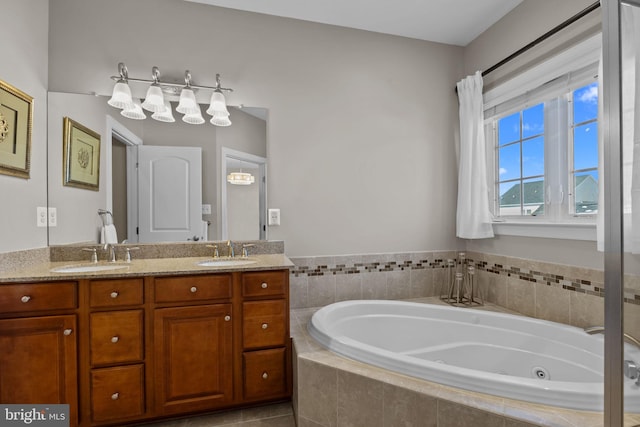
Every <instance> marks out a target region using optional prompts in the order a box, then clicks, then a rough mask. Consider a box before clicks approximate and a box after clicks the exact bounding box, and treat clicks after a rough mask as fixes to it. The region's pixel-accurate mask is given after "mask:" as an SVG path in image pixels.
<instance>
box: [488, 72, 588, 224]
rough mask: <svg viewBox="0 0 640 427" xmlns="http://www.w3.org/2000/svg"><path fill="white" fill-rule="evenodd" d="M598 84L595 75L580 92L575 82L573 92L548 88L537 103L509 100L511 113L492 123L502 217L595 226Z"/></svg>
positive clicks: (496, 207) (498, 212)
mask: <svg viewBox="0 0 640 427" xmlns="http://www.w3.org/2000/svg"><path fill="white" fill-rule="evenodd" d="M565 80H567V79H566V78H565ZM593 80H594V77H593V75H592V76H591V78H590V79H589V81H588V82H585V81H584V79H583V80H582V82H581V83H579V85H578V87H577V88H576V87H575V86H576V84H575V82H574V84H573V88H571V87H567V85H564V86H565V89H558V88H556V89H554V90H553V91H549V90H548V88H547V89H546V90H545V91H541V92H544V93H545V94H546V95H543V96H540V94H537V99H538V101H537V102H531V99H527V100H526V101H524V102H518V100H517V99H516V100H510V102H509V105H510V106H511V108H510V110H509V111H505V112H504V113H503V114H501V115H497V116H494V117H493V118H491V119H490V120H489V124H490V125H491V126H490V127H491V129H492V131H493V138H492V139H493V141H494V147H495V152H494V156H495V163H494V164H495V168H494V169H495V170H494V174H495V175H494V176H495V180H494V185H495V190H494V194H495V197H494V214H495V215H496V216H497V217H501V218H507V219H508V218H521V219H524V218H526V217H541V218H544V219H545V220H546V221H551V222H566V221H576V220H578V218H583V219H584V218H587V219H589V220H592V221H593V219H594V214H595V213H597V210H598V85H597V82H595V81H593ZM585 83H588V84H586V85H585ZM550 92H551V93H550ZM518 103H519V104H520V105H522V107H520V109H519V108H518V107H517V105H518ZM523 104H524V105H523ZM532 104H533V105H532ZM514 109H515V111H514Z"/></svg>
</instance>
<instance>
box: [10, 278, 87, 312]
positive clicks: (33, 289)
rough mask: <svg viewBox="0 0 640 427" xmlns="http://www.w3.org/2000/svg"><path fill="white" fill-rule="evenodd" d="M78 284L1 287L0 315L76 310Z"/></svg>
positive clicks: (36, 284) (59, 283) (31, 284)
mask: <svg viewBox="0 0 640 427" xmlns="http://www.w3.org/2000/svg"><path fill="white" fill-rule="evenodd" d="M76 306H77V297H76V282H56V283H28V284H14V285H0V313H16V312H20V311H25V312H27V311H38V310H60V309H74V308H76Z"/></svg>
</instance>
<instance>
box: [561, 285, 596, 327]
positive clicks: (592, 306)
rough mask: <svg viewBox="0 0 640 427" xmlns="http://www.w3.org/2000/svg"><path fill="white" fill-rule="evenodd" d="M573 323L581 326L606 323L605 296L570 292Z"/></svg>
mask: <svg viewBox="0 0 640 427" xmlns="http://www.w3.org/2000/svg"><path fill="white" fill-rule="evenodd" d="M569 294H570V301H571V304H570V306H569V308H570V310H571V324H572V325H573V326H577V327H579V328H586V327H588V326H596V325H604V298H601V297H597V296H594V295H587V294H581V293H579V292H570V293H569Z"/></svg>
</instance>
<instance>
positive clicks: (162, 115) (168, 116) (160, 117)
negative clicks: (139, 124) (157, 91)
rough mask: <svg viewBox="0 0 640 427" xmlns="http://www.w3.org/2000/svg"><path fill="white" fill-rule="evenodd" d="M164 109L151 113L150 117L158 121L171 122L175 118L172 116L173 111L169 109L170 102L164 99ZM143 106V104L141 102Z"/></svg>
mask: <svg viewBox="0 0 640 427" xmlns="http://www.w3.org/2000/svg"><path fill="white" fill-rule="evenodd" d="M163 105H164V111H160V112H157V113H153V114H152V115H151V118H152V119H154V120H157V121H159V122H166V123H173V122H175V121H176V119H174V118H173V111H171V104H169V101H164V104H163ZM142 106H143V107H144V104H142Z"/></svg>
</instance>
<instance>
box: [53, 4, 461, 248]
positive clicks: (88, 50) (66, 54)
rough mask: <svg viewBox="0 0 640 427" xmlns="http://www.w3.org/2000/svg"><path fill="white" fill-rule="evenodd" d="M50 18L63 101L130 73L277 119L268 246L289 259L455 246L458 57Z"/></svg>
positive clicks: (144, 13) (294, 30) (241, 24)
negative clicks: (282, 249) (271, 242)
mask: <svg viewBox="0 0 640 427" xmlns="http://www.w3.org/2000/svg"><path fill="white" fill-rule="evenodd" d="M50 16H51V19H50V25H51V39H50V41H51V43H50V58H51V66H50V76H51V77H50V82H51V89H52V90H56V91H81V92H90V91H95V92H98V93H100V94H107V93H109V92H110V91H111V87H112V82H111V80H109V76H110V75H113V74H115V72H116V70H117V68H116V67H117V63H118V62H119V61H123V62H125V63H126V64H127V66H128V67H129V74H130V75H131V76H143V77H146V76H148V75H149V73H150V69H151V66H152V65H157V66H158V67H160V70H161V72H162V73H163V75H165V76H172V77H173V78H174V79H176V80H178V79H180V77H181V76H182V75H183V73H184V69H186V68H188V69H189V70H191V73H192V75H193V80H194V82H195V83H196V84H197V83H201V84H212V83H213V82H214V81H213V79H214V73H221V74H222V82H223V85H224V86H229V87H233V88H234V89H235V92H234V93H233V94H232V95H230V96H229V103H231V104H239V103H243V104H245V105H252V106H260V107H267V108H269V126H268V137H267V138H268V153H267V157H268V159H269V164H268V168H269V187H268V198H269V202H268V204H269V207H273V208H280V209H281V211H282V218H283V222H282V225H281V226H279V227H278V228H275V227H273V228H272V229H271V230H270V232H269V236H270V238H272V239H282V240H284V241H285V242H286V251H287V253H288V254H290V255H321V254H344V253H369V252H390V251H399V250H419V249H422V250H428V249H441V248H444V249H449V248H454V247H455V246H456V245H457V243H456V239H455V237H454V235H455V233H454V220H453V218H454V214H453V212H454V209H455V193H456V184H455V177H456V173H455V158H454V150H453V132H454V129H455V127H456V123H457V100H456V98H455V95H454V92H453V89H452V88H453V86H454V84H455V82H456V81H457V80H458V78H459V77H460V76H461V71H462V68H461V65H462V49H461V48H458V47H452V46H446V45H442V44H436V43H430V42H423V41H417V40H411V39H406V38H401V37H394V36H387V35H381V34H376V33H368V32H364V31H357V30H349V29H344V28H339V27H333V26H327V25H321V24H313V23H309V22H302V21H295V20H290V19H283V18H277V17H272V16H263V15H257V14H252V13H244V12H239V11H234V10H227V9H220V8H214V7H208V6H204V5H200V4H192V3H185V2H182V1H179V0H137V1H135V2H131V1H125V0H110V1H108V2H106V1H97V0H91V1H87V0H56V1H55V2H52V3H51V15H50ZM115 22H117V23H118V24H117V26H118V30H117V31H114V23H115ZM159 29H160V30H159ZM154 34H159V35H161V36H162V37H158V38H156V37H154V36H153V35H154ZM165 35H166V36H165ZM70 69H72V70H73V73H69V70H70ZM285 219H286V220H285Z"/></svg>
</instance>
